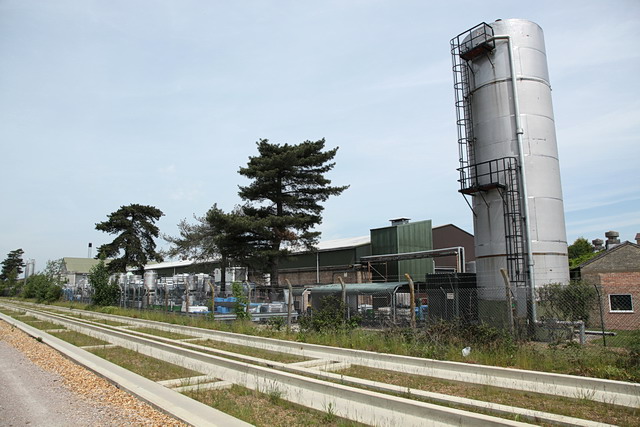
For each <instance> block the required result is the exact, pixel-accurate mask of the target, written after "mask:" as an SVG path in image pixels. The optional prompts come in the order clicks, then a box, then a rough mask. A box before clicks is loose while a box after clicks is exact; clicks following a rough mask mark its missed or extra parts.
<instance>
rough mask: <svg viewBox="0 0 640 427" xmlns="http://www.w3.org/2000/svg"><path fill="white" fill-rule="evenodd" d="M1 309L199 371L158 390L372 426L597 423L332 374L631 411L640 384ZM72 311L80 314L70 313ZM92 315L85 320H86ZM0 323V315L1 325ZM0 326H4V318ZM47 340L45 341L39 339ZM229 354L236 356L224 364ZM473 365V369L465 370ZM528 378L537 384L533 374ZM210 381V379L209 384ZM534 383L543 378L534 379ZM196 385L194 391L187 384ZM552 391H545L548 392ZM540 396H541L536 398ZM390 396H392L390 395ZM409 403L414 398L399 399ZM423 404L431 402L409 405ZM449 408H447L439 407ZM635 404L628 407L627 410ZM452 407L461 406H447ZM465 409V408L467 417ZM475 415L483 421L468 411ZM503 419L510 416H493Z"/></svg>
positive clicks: (33, 310)
mask: <svg viewBox="0 0 640 427" xmlns="http://www.w3.org/2000/svg"><path fill="white" fill-rule="evenodd" d="M1 305H3V306H5V307H11V308H14V309H20V310H22V311H25V312H27V313H28V314H30V315H32V316H34V317H36V318H38V319H42V320H47V321H50V322H53V323H56V324H59V325H61V326H64V327H65V328H67V329H70V330H75V331H78V332H81V333H83V334H86V335H90V336H93V337H95V338H99V339H102V340H104V341H107V342H109V343H111V344H112V345H117V346H121V347H124V348H129V349H132V350H136V351H138V352H140V353H143V354H146V355H148V356H151V357H155V358H158V359H160V360H164V361H167V362H170V363H174V364H178V365H181V366H184V367H187V368H189V369H192V370H194V371H197V372H201V373H202V376H200V377H199V378H192V379H190V380H188V381H191V384H190V385H187V386H184V384H185V382H187V381H186V380H184V379H182V380H177V381H173V384H172V382H171V381H168V382H165V384H164V385H166V386H171V385H176V384H178V385H183V386H182V387H181V389H180V391H186V390H189V389H205V388H219V387H224V386H227V385H228V384H239V385H242V386H244V387H247V388H250V389H254V390H259V391H269V390H277V391H278V393H279V394H280V395H281V396H282V398H283V399H287V400H290V401H292V402H294V403H297V404H300V405H304V406H308V407H312V408H314V409H318V410H320V411H326V410H327V408H330V409H331V410H332V411H334V412H335V414H336V415H338V416H341V417H344V418H348V419H352V420H356V421H360V422H363V423H366V424H372V425H398V424H401V425H428V424H433V425H436V424H437V425H443V424H448V425H451V424H456V425H460V424H464V425H474V424H482V425H523V423H521V422H516V421H513V418H514V417H515V418H517V419H519V420H526V421H529V422H535V423H545V424H556V425H583V426H586V425H603V424H598V423H595V422H591V421H588V420H581V419H578V418H572V417H565V416H560V415H555V414H549V413H544V412H540V411H533V410H528V409H523V408H517V407H511V406H507V405H499V404H494V403H489V402H482V401H477V400H472V399H465V398H460V397H455V396H448V395H444V394H439V393H430V392H425V391H421V390H413V389H407V388H406V387H398V386H393V385H390V384H384V383H380V382H375V381H368V380H363V379H359V378H355V377H346V376H343V375H339V374H336V373H332V372H330V371H331V370H334V369H339V368H343V367H345V366H348V365H350V364H354V365H363V366H369V367H374V368H381V369H388V370H394V371H398V372H405V373H412V374H418V375H425V376H436V377H439V378H447V379H455V380H458V381H461V380H462V381H467V382H476V383H480V384H491V385H496V386H498V385H499V386H501V387H504V386H505V385H503V384H507V383H508V384H507V385H510V386H511V387H509V388H515V389H520V390H529V391H536V392H546V393H547V394H556V395H562V396H569V397H580V398H591V399H592V400H598V401H605V402H609V403H612V402H615V403H616V404H621V403H620V402H624V405H626V406H633V407H637V406H639V405H638V400H639V399H640V386H638V385H637V384H630V383H624V382H617V381H606V380H597V379H591V378H581V377H572V376H567V375H554V374H545V373H539V372H535V373H531V372H528V371H518V370H505V369H503V368H492V367H486V366H478V365H465V364H459V363H453V362H441V361H432V360H427V359H420V358H410V357H404V356H394V355H386V354H379V353H372V352H363V351H357V350H348V349H339V348H333V347H325V346H318V345H312V344H304V343H295V342H289V341H282V340H275V339H268V338H260V337H247V336H244V335H240V334H233V333H226V332H218V331H212V330H206V329H200V328H193V327H187V326H177V325H169V324H165V323H160V322H154V321H148V320H141V319H132V318H127V317H122V316H115V315H106V314H98V313H87V312H85V311H83V312H82V314H83V317H85V318H83V319H77V318H74V317H71V316H69V314H73V312H74V311H73V310H70V309H66V310H65V309H61V308H60V307H55V310H57V311H59V312H66V313H67V314H68V315H63V314H59V313H51V312H48V311H46V310H42V309H36V308H34V307H33V306H25V305H16V304H7V303H2V304H1ZM75 312H76V313H77V311H75ZM87 316H91V317H92V318H93V321H92V320H89V319H87V318H86V317H87ZM4 317H5V316H3V318H4ZM5 320H6V319H5ZM95 320H97V321H101V320H111V321H117V322H120V323H122V324H126V325H127V326H125V327H110V326H107V325H104V324H100V323H96V322H95ZM130 327H152V328H156V329H159V330H164V331H168V332H174V333H179V334H183V335H187V336H190V337H193V338H192V339H187V340H172V339H168V338H161V337H158V336H155V335H150V334H144V333H141V332H133V331H129V330H127V329H128V328H130ZM205 338H206V339H212V340H217V341H223V342H228V343H236V344H241V345H245V346H251V347H256V348H261V349H264V350H271V351H278V352H282V353H288V354H293V355H298V356H302V357H305V358H308V359H310V360H307V361H304V362H297V363H280V362H274V361H270V360H265V359H260V358H257V357H253V356H246V355H242V354H239V353H231V352H226V351H222V350H215V349H212V348H210V347H204V346H201V345H198V344H195V343H192V342H189V341H192V340H193V339H205ZM45 341H46V340H45ZM229 357H233V359H230V358H229ZM469 368H471V369H469ZM533 375H535V376H537V377H533ZM214 378H215V379H216V380H214V381H212V379H214ZM538 378H541V379H542V380H541V381H537V379H538ZM194 383H197V384H194ZM550 385H551V386H550ZM541 390H544V391H541ZM388 393H395V394H396V395H390V394H388ZM405 396H411V398H408V397H405ZM415 398H423V399H428V400H429V401H430V402H436V403H437V404H434V403H426V402H423V401H418V400H415ZM442 405H447V406H442ZM634 405H635V406H634ZM449 406H455V407H457V408H465V410H462V409H454V408H451V407H449ZM467 409H468V410H467ZM469 410H471V411H482V412H485V413H491V414H494V415H496V416H493V415H484V414H479V413H477V412H471V411H469ZM497 416H507V417H510V418H511V419H504V418H498V417H497Z"/></svg>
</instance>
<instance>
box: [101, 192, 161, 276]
mask: <svg viewBox="0 0 640 427" xmlns="http://www.w3.org/2000/svg"><path fill="white" fill-rule="evenodd" d="M163 215H164V214H163V213H162V211H161V210H160V209H158V208H156V207H154V206H145V205H138V204H132V205H129V206H122V207H120V209H118V210H117V211H115V212H113V213H111V214H109V216H108V219H107V220H106V221H104V222H100V223H97V224H96V230H99V231H104V232H105V233H109V234H118V236H117V237H116V238H115V239H114V240H113V242H111V243H107V244H104V245H102V246H100V247H99V248H98V254H97V255H96V259H98V258H102V257H104V258H111V262H110V263H109V271H110V272H112V273H114V272H125V271H127V267H136V268H138V269H140V270H142V269H143V268H144V266H145V264H147V263H148V262H149V261H151V260H153V261H162V256H161V255H160V254H159V253H158V252H156V243H155V241H154V238H157V237H158V227H157V226H156V225H155V222H156V221H158V220H159V219H160V217H162V216H163ZM121 253H122V255H120V254H121ZM118 255H120V256H118Z"/></svg>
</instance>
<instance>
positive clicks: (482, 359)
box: [58, 303, 640, 382]
mask: <svg viewBox="0 0 640 427" xmlns="http://www.w3.org/2000/svg"><path fill="white" fill-rule="evenodd" d="M58 305H61V306H66V307H74V308H76V309H86V310H93V311H96V312H104V313H108V314H117V315H121V316H127V317H133V318H140V319H148V320H155V321H159V322H165V323H170V324H177V325H186V326H193V327H199V328H206V329H214V330H220V331H228V332H234V333H241V334H247V335H256V336H262V337H270V338H277V339H285V340H290V341H299V342H306V343H312V344H320V345H328V346H333V347H344V348H352V349H360V350H369V351H376V352H381V353H392V354H400V355H408V356H416V357H426V358H433V359H438V360H452V361H460V362H470V363H481V364H486V365H491V366H505V367H513V368H518V369H530V370H537V371H546V372H557V373H564V374H573V375H583V376H593V377H597V378H606V379H613V380H623V381H634V382H640V351H635V352H634V351H629V350H628V349H625V348H621V347H618V345H622V344H621V343H622V342H623V341H624V342H629V338H631V339H632V340H633V339H634V338H635V337H637V333H638V332H637V331H635V332H633V333H630V334H629V335H627V334H626V333H623V334H621V336H620V338H619V343H616V341H613V342H612V343H611V344H609V338H610V337H607V344H608V346H607V347H606V348H603V347H602V346H601V345H598V342H597V340H596V341H592V342H591V343H590V344H587V345H586V346H577V345H571V344H569V345H556V346H553V345H548V344H543V343H531V342H514V341H512V340H511V339H510V338H509V337H507V336H506V335H505V333H504V332H501V331H499V330H496V329H493V328H489V327H486V326H474V327H473V328H467V327H460V326H459V325H458V326H456V325H447V324H444V323H442V324H433V325H430V326H429V328H424V327H422V328H419V329H417V330H416V331H411V330H408V329H400V328H397V329H389V330H386V331H375V330H364V329H359V328H356V329H354V330H346V331H343V330H338V331H331V332H290V333H287V332H286V331H285V330H276V329H271V328H265V327H261V326H259V325H256V324H253V323H252V322H250V321H235V322H219V321H213V320H212V319H211V318H210V317H208V316H198V317H191V316H181V315H180V314H175V313H166V312H162V311H142V310H133V309H122V308H118V307H103V308H99V307H91V306H88V305H86V304H84V305H81V304H78V303H71V304H70V303H58ZM467 346H471V347H472V353H471V356H470V357H468V358H465V357H463V356H462V355H461V350H462V348H464V347H467ZM623 347H624V346H623ZM627 348H628V347H627Z"/></svg>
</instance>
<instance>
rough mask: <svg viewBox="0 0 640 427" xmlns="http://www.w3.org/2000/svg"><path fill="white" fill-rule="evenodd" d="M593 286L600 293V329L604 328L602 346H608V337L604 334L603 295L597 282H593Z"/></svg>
mask: <svg viewBox="0 0 640 427" xmlns="http://www.w3.org/2000/svg"><path fill="white" fill-rule="evenodd" d="M593 288H594V289H595V290H596V294H597V295H598V308H599V309H600V310H599V311H600V329H601V330H602V346H603V347H606V346H607V337H606V336H605V334H604V329H605V328H604V313H603V312H602V297H601V296H600V289H598V285H597V284H595V283H594V284H593Z"/></svg>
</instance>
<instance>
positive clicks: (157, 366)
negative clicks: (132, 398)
mask: <svg viewBox="0 0 640 427" xmlns="http://www.w3.org/2000/svg"><path fill="white" fill-rule="evenodd" d="M91 353H93V354H95V355H96V356H99V357H102V358H103V359H106V360H108V361H109V362H111V363H115V364H116V365H119V366H122V367H123V368H125V369H128V370H129V371H132V372H135V373H136V374H138V375H142V376H143V377H145V378H148V379H150V380H153V381H163V380H172V379H176V378H186V377H195V376H198V375H202V373H200V372H196V371H193V370H191V369H187V368H183V367H182V366H178V365H175V364H173V363H168V362H163V361H162V360H159V359H155V358H153V357H150V356H146V355H144V354H141V353H138V352H135V351H133V350H129V349H126V348H123V347H113V348H101V349H95V350H91Z"/></svg>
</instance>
